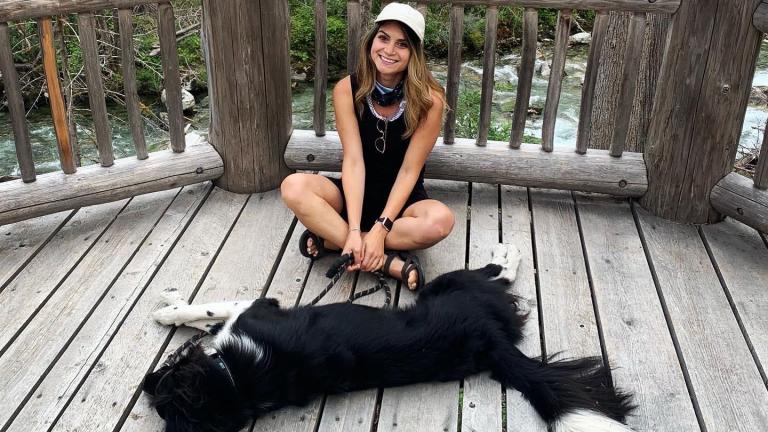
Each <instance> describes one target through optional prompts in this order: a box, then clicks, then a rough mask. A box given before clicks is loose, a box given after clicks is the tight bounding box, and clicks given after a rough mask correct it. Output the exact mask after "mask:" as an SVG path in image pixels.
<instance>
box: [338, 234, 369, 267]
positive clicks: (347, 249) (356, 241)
mask: <svg viewBox="0 0 768 432" xmlns="http://www.w3.org/2000/svg"><path fill="white" fill-rule="evenodd" d="M348 253H351V254H352V256H353V257H354V258H355V260H354V262H353V263H352V264H350V265H349V266H348V267H347V271H355V270H359V269H360V264H361V262H362V261H363V258H364V253H363V239H362V237H361V235H360V230H353V231H350V232H349V233H348V234H347V241H346V242H345V243H344V249H342V251H341V254H342V255H344V254H348Z"/></svg>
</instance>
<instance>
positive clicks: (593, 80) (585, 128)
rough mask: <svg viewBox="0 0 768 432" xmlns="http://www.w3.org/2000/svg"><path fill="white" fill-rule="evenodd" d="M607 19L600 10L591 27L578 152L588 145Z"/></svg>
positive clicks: (584, 150)
mask: <svg viewBox="0 0 768 432" xmlns="http://www.w3.org/2000/svg"><path fill="white" fill-rule="evenodd" d="M608 20H609V18H608V13H607V12H605V11H600V12H598V13H597V16H596V17H595V24H594V27H593V28H592V43H591V45H590V47H589V59H588V60H587V70H586V71H585V72H584V86H583V87H582V89H581V107H580V109H579V113H580V114H579V129H578V132H577V135H576V152H577V153H579V154H584V153H586V152H587V148H588V147H589V137H590V133H591V132H592V110H593V109H594V105H595V89H596V88H597V77H598V71H599V70H600V53H601V52H602V50H603V44H604V43H605V40H606V31H607V30H608Z"/></svg>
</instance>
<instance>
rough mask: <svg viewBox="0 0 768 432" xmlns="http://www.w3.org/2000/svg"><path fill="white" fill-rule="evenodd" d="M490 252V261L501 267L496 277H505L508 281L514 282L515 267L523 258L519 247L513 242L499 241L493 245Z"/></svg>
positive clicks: (515, 275)
mask: <svg viewBox="0 0 768 432" xmlns="http://www.w3.org/2000/svg"><path fill="white" fill-rule="evenodd" d="M491 254H492V258H491V263H493V264H498V265H500V266H501V267H502V270H501V273H500V274H499V276H498V277H500V278H506V279H509V281H510V282H514V281H515V278H516V277H517V268H518V267H519V266H520V261H521V260H522V258H523V255H522V253H520V249H518V248H517V246H515V245H513V244H509V243H507V244H505V243H499V244H497V245H494V247H493V249H492V250H491Z"/></svg>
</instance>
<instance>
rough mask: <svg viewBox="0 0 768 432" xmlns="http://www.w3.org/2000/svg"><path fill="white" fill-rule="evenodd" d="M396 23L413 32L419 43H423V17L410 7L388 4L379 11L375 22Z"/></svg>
mask: <svg viewBox="0 0 768 432" xmlns="http://www.w3.org/2000/svg"><path fill="white" fill-rule="evenodd" d="M382 21H398V22H401V23H403V24H405V25H406V26H408V28H410V29H411V30H413V32H414V33H416V36H418V37H419V41H421V42H424V27H425V24H424V15H422V14H421V12H419V11H417V10H416V9H414V8H413V7H412V6H410V5H407V4H403V3H390V4H388V5H386V6H384V8H383V9H382V10H381V12H380V13H379V16H377V17H376V22H377V23H379V22H382Z"/></svg>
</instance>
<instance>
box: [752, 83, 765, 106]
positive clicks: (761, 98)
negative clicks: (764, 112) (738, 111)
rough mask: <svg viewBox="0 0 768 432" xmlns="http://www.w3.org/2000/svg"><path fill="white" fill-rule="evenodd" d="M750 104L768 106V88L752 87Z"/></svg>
mask: <svg viewBox="0 0 768 432" xmlns="http://www.w3.org/2000/svg"><path fill="white" fill-rule="evenodd" d="M749 104H750V105H761V106H766V105H768V86H756V87H752V91H751V92H750V93H749Z"/></svg>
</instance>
